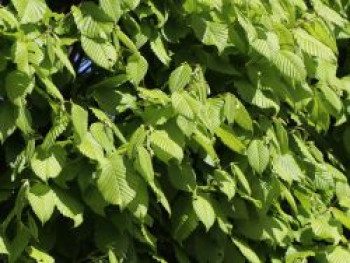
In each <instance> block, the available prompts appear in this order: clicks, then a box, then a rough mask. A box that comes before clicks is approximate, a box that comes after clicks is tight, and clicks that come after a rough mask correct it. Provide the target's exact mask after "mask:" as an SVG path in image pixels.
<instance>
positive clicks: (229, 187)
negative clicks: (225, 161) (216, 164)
mask: <svg viewBox="0 0 350 263" xmlns="http://www.w3.org/2000/svg"><path fill="white" fill-rule="evenodd" d="M214 178H215V180H216V181H217V182H218V187H219V189H220V191H221V192H223V193H224V194H225V195H226V196H227V198H228V200H231V199H232V198H233V197H234V196H235V194H236V182H235V180H234V178H233V177H232V176H231V175H230V174H229V173H227V172H226V171H223V170H215V172H214Z"/></svg>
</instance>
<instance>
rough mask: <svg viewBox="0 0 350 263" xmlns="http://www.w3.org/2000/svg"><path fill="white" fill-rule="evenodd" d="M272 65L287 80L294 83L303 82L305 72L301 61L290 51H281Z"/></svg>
mask: <svg viewBox="0 0 350 263" xmlns="http://www.w3.org/2000/svg"><path fill="white" fill-rule="evenodd" d="M273 63H274V64H275V66H276V68H277V69H278V70H279V71H280V73H281V74H282V75H283V76H285V77H286V78H287V79H290V80H292V81H295V82H303V81H304V80H305V78H306V70H305V65H304V63H303V61H302V60H301V59H300V58H299V57H298V56H297V55H295V54H294V53H292V52H290V51H287V50H281V51H280V52H279V53H278V54H277V55H276V56H275V57H274V61H273Z"/></svg>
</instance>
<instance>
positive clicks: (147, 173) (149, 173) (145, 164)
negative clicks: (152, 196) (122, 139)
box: [135, 146, 154, 183]
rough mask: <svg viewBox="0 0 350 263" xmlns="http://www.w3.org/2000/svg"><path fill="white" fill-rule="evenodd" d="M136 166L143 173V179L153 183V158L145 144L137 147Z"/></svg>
mask: <svg viewBox="0 0 350 263" xmlns="http://www.w3.org/2000/svg"><path fill="white" fill-rule="evenodd" d="M135 168H136V170H137V171H138V172H139V173H140V174H141V175H142V177H143V179H145V180H146V182H148V183H152V182H153V181H154V170H153V164H152V158H151V156H150V154H149V153H148V151H147V150H146V149H145V148H144V147H143V146H139V147H137V150H136V157H135Z"/></svg>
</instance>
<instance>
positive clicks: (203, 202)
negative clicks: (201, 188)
mask: <svg viewBox="0 0 350 263" xmlns="http://www.w3.org/2000/svg"><path fill="white" fill-rule="evenodd" d="M192 204H193V209H194V211H195V212H196V215H197V216H198V218H199V220H200V221H201V222H202V223H203V224H204V226H205V228H206V230H207V231H209V229H210V228H211V227H212V226H213V225H214V223H215V219H216V215H215V211H214V208H213V206H212V204H211V203H210V199H209V197H208V196H205V195H197V196H195V197H194V199H193V201H192Z"/></svg>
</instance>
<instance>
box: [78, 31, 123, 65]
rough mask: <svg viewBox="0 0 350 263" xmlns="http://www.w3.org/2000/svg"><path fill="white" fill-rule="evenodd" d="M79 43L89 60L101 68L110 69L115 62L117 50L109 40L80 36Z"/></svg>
mask: <svg viewBox="0 0 350 263" xmlns="http://www.w3.org/2000/svg"><path fill="white" fill-rule="evenodd" d="M81 45H82V47H83V49H84V51H85V53H86V54H87V55H88V56H89V57H90V58H91V60H92V61H93V62H95V63H96V65H98V66H100V67H102V68H105V69H108V70H110V69H112V68H113V66H114V65H115V63H116V62H117V59H118V54H117V50H116V48H115V46H113V45H112V44H110V43H109V42H106V41H104V40H97V39H91V38H88V37H85V36H82V37H81Z"/></svg>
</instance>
